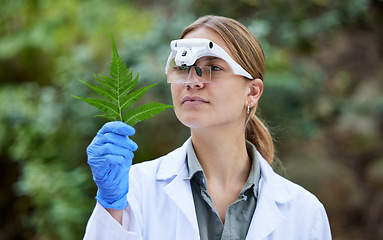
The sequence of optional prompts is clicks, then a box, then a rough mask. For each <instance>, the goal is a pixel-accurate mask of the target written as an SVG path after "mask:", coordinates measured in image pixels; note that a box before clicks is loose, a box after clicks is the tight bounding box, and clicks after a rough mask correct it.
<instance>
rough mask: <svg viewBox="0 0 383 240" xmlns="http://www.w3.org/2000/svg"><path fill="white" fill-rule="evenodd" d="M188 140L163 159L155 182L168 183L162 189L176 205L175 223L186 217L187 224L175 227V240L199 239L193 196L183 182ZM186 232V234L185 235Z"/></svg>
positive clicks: (184, 181) (186, 183)
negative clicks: (177, 219) (177, 212)
mask: <svg viewBox="0 0 383 240" xmlns="http://www.w3.org/2000/svg"><path fill="white" fill-rule="evenodd" d="M189 141H191V140H190V139H188V140H187V141H186V143H184V145H183V146H182V147H181V148H178V149H176V150H175V151H173V152H171V153H169V154H168V155H167V156H166V157H165V158H164V159H162V161H161V164H160V166H159V168H158V171H157V176H156V177H157V180H159V181H169V184H167V185H166V186H165V187H164V192H165V193H166V195H167V196H168V197H169V198H170V199H171V200H172V201H173V202H174V203H175V204H176V205H177V207H178V209H179V210H180V213H182V214H181V215H182V216H181V215H180V216H177V218H179V219H180V221H177V222H178V223H180V224H181V222H182V221H181V219H184V218H185V217H186V219H187V221H188V222H189V224H187V223H185V222H183V223H182V226H176V239H185V240H186V239H193V240H194V239H199V231H198V222H197V216H196V212H195V208H194V207H193V206H194V201H193V195H192V191H191V187H190V181H189V180H185V179H186V178H187V176H188V169H187V164H186V149H187V146H188V144H189ZM185 232H187V233H188V234H185Z"/></svg>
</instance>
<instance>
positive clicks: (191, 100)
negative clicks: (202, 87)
mask: <svg viewBox="0 0 383 240" xmlns="http://www.w3.org/2000/svg"><path fill="white" fill-rule="evenodd" d="M181 103H182V104H184V105H189V106H195V105H199V104H204V103H208V101H207V100H205V99H204V98H202V97H190V96H186V97H184V98H182V100H181Z"/></svg>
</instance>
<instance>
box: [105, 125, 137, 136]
mask: <svg viewBox="0 0 383 240" xmlns="http://www.w3.org/2000/svg"><path fill="white" fill-rule="evenodd" d="M98 132H99V133H100V134H105V133H116V134H119V135H122V136H131V135H133V134H134V133H135V132H136V131H135V130H134V128H133V127H131V126H129V125H128V124H126V123H123V122H120V121H116V122H108V123H106V124H105V125H104V126H103V127H102V128H101V129H100V130H99V131H98Z"/></svg>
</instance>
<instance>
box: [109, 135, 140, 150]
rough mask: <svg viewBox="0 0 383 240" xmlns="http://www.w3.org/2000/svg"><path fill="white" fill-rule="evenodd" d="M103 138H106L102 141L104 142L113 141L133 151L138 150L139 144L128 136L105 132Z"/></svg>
mask: <svg viewBox="0 0 383 240" xmlns="http://www.w3.org/2000/svg"><path fill="white" fill-rule="evenodd" d="M103 138H104V139H103V140H102V141H103V142H104V143H112V144H115V145H118V146H121V147H124V148H127V149H129V150H131V151H136V150H137V148H138V145H137V144H136V143H135V142H134V141H133V140H131V139H130V138H129V137H127V136H121V135H118V134H114V133H105V134H104V135H103Z"/></svg>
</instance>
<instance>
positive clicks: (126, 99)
mask: <svg viewBox="0 0 383 240" xmlns="http://www.w3.org/2000/svg"><path fill="white" fill-rule="evenodd" d="M112 50H113V55H112V62H111V64H110V69H109V72H110V77H106V76H103V75H101V74H99V75H98V76H96V75H94V78H95V79H96V81H97V82H98V83H99V84H100V86H95V85H92V84H90V83H87V82H84V81H81V82H82V83H84V84H85V85H87V86H88V87H89V88H90V89H92V90H93V91H94V92H96V93H98V94H99V95H100V96H101V97H103V98H104V99H101V98H83V97H77V96H73V97H75V98H77V99H80V100H82V101H85V102H86V103H88V104H89V105H92V106H94V107H96V108H98V109H100V110H101V111H103V112H104V114H98V115H96V116H95V117H104V118H106V119H108V120H110V121H116V120H119V121H124V122H125V123H127V124H129V125H131V126H134V125H135V124H136V123H138V122H141V121H144V120H146V119H149V118H151V117H153V116H154V115H156V114H158V113H160V112H162V111H164V110H165V109H168V108H172V107H173V106H171V105H166V104H162V103H157V102H152V103H148V104H145V105H142V106H139V107H135V108H133V107H132V106H133V104H134V103H136V102H137V101H138V100H140V99H141V97H142V96H143V95H144V94H145V93H146V91H147V90H148V89H150V88H152V87H154V86H155V85H156V84H152V85H149V86H146V87H142V88H139V89H136V90H134V89H135V88H136V87H137V83H138V76H139V74H137V76H136V77H135V78H134V79H133V71H132V70H130V69H129V68H128V67H127V66H126V64H124V62H123V60H122V59H121V58H120V56H119V55H118V51H117V48H116V44H115V42H114V39H113V36H112Z"/></svg>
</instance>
